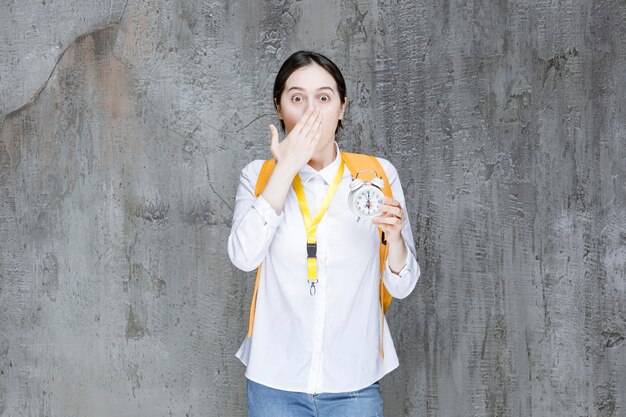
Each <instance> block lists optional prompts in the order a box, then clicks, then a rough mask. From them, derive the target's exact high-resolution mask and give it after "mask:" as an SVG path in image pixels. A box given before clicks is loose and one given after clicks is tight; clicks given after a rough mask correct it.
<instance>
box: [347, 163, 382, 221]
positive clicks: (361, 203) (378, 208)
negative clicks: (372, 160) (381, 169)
mask: <svg viewBox="0 0 626 417" xmlns="http://www.w3.org/2000/svg"><path fill="white" fill-rule="evenodd" d="M363 172H373V173H374V175H375V177H374V178H373V179H372V180H371V181H369V182H368V181H363V180H362V179H360V178H358V176H359V174H361V173H363ZM384 187H385V180H383V179H382V178H381V177H379V176H378V173H377V172H376V171H372V170H370V169H368V170H364V171H359V172H357V173H356V175H355V176H354V177H353V178H352V181H350V193H349V194H348V207H350V210H351V211H352V212H353V213H354V214H356V215H357V221H359V220H360V219H361V218H363V219H372V218H374V217H376V216H378V215H379V214H380V213H382V206H383V204H384V202H385V200H384V195H385V194H384V193H383V188H384Z"/></svg>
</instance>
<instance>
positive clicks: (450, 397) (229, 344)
mask: <svg viewBox="0 0 626 417" xmlns="http://www.w3.org/2000/svg"><path fill="white" fill-rule="evenodd" d="M624 23H626V3H625V2H624V1H622V0H620V1H618V0H613V1H606V0H604V1H602V0H601V1H594V2H586V1H582V0H574V1H569V2H546V1H530V0H525V1H523V0H520V1H516V2H513V1H501V2H496V3H494V2H488V1H484V0H483V1H478V0H477V1H465V2H377V1H355V0H340V1H338V2H331V1H328V0H324V1H321V2H312V1H305V0H301V1H295V0H280V1H267V2H259V1H252V0H248V1H242V2H232V1H224V2H199V1H167V0H162V1H155V0H151V1H141V2H140V1H135V0H130V1H128V2H125V1H124V2H122V1H117V2H116V1H110V2H100V1H83V2H76V1H69V0H63V1H53V0H44V1H40V2H33V3H27V2H15V1H2V2H0V36H1V39H2V42H0V120H1V122H0V123H1V124H0V195H1V196H2V198H1V199H0V239H1V244H0V416H3V417H5V416H6V417H9V416H10V417H13V416H35V415H36V416H112V415H116V416H161V415H176V416H225V417H226V416H228V417H232V416H244V415H245V389H244V387H245V386H244V376H243V373H244V367H243V365H241V363H240V362H239V361H238V359H237V358H235V356H234V354H235V352H236V350H237V348H238V347H239V344H240V343H241V340H242V339H243V337H244V336H245V333H246V329H247V319H248V308H249V302H250V298H251V295H252V286H253V280H254V274H253V273H244V272H242V271H239V270H237V269H236V268H234V267H233V266H232V265H231V264H230V261H229V259H228V256H227V253H226V239H227V237H228V233H229V230H230V222H231V218H232V209H233V206H234V196H235V191H236V187H237V184H238V178H239V173H240V170H241V168H242V167H243V166H244V165H245V164H246V163H248V162H249V161H250V160H252V159H256V158H268V157H269V156H270V153H269V136H268V133H267V131H266V126H267V124H268V123H270V122H272V123H277V118H276V117H275V114H274V109H273V107H272V101H271V88H272V84H273V79H274V76H275V74H276V72H277V71H278V68H279V66H280V64H281V63H282V61H283V60H284V59H285V58H286V57H287V56H288V55H290V54H291V53H292V52H294V51H296V50H298V49H313V50H318V51H320V52H322V53H325V54H326V55H328V56H329V57H330V58H331V59H333V60H334V61H335V62H336V63H337V64H338V65H339V67H340V68H341V69H342V71H343V74H344V76H345V78H346V81H347V86H348V98H349V105H348V109H347V113H346V117H345V119H344V120H345V121H344V127H345V129H344V130H343V131H342V132H341V133H340V135H339V137H338V142H339V144H340V146H341V147H342V149H345V150H348V151H355V152H365V153H373V154H376V155H379V156H382V157H385V158H388V159H389V160H391V161H392V162H393V163H394V165H395V166H396V167H397V169H398V171H399V174H400V178H401V180H402V183H403V187H404V192H405V195H406V201H407V207H408V209H409V212H410V213H411V217H410V221H411V225H412V228H413V235H414V238H415V243H416V248H417V258H418V261H419V263H420V265H421V267H422V277H421V280H420V282H419V283H418V285H417V287H416V289H415V291H414V292H413V293H412V294H411V296H409V297H408V298H406V299H403V300H396V301H394V302H393V303H392V306H391V308H390V310H389V312H388V320H389V325H390V327H391V329H392V334H393V336H394V341H395V345H396V349H397V351H398V354H399V358H400V368H398V369H397V370H395V371H393V372H392V373H391V374H389V375H388V376H386V377H385V378H384V379H383V380H382V382H381V386H382V391H383V400H384V408H385V416H387V417H393V416H415V417H418V416H463V417H465V416H502V417H505V416H506V417H517V416H520V417H521V416H524V417H525V416H542V417H543V416H563V417H565V416H567V417H571V416H594V417H595V416H597V417H610V416H615V417H617V416H622V415H624V414H625V413H626V395H625V394H624V389H623V387H624V386H626V376H625V375H626V342H625V341H624V338H625V337H626V311H625V305H626V296H625V287H626V285H625V284H624V283H625V282H626V276H625V275H626V202H625V201H626V198H625V197H626V196H625V194H626V186H625V185H624V184H626V178H625V176H626V150H625V148H626V147H625V146H624V143H625V141H626V123H625V120H626V115H625V108H626V91H625V90H626V87H625V86H626V71H624V68H626V52H624V51H625V49H624V48H623V45H625V44H626V25H625V24H624Z"/></svg>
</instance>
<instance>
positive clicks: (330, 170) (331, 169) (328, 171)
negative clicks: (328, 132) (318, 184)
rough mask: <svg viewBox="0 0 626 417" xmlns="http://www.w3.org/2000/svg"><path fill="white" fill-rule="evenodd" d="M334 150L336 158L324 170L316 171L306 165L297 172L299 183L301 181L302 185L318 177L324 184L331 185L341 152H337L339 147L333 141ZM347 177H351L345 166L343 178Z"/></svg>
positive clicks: (339, 161)
mask: <svg viewBox="0 0 626 417" xmlns="http://www.w3.org/2000/svg"><path fill="white" fill-rule="evenodd" d="M335 149H336V150H337V156H336V157H335V160H334V161H333V162H331V163H330V164H328V165H327V166H325V167H324V168H322V169H321V170H319V171H317V170H316V169H315V168H313V167H311V165H309V164H306V165H305V166H304V167H303V168H302V169H301V170H300V172H298V174H299V175H300V181H302V184H305V183H307V182H308V181H309V180H310V179H311V178H313V177H315V176H316V175H320V176H321V177H322V178H323V179H324V181H326V184H330V183H332V181H333V179H334V178H335V175H336V174H337V170H338V169H339V164H340V163H341V151H340V150H339V145H338V144H337V142H336V141H335ZM348 175H351V174H350V170H349V169H348V167H347V166H344V168H343V176H344V177H345V176H348Z"/></svg>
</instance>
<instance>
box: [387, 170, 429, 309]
mask: <svg viewBox="0 0 626 417" xmlns="http://www.w3.org/2000/svg"><path fill="white" fill-rule="evenodd" d="M378 159H379V160H380V162H381V165H382V167H383V169H384V170H385V173H386V174H387V179H388V180H389V184H390V186H391V192H392V193H393V198H394V199H395V200H398V201H399V202H400V206H401V207H402V210H403V211H404V226H403V227H402V232H401V234H402V238H403V240H404V244H405V245H406V248H407V257H406V261H405V263H404V267H402V269H401V270H400V271H398V273H397V274H395V273H393V272H392V271H391V269H390V268H389V262H388V259H387V260H386V261H385V270H384V275H383V282H384V283H385V287H386V288H387V291H389V294H391V295H392V296H393V297H394V298H398V299H402V298H405V297H407V296H408V295H409V294H411V292H412V291H413V289H414V288H415V285H416V284H417V280H418V279H419V277H420V273H421V271H420V266H419V264H418V263H417V259H416V252H415V242H414V241H413V233H412V232H411V225H410V223H409V217H410V216H409V214H408V211H407V207H406V204H405V201H404V192H403V191H402V185H401V184H400V178H399V176H398V171H397V170H396V168H395V167H394V166H393V165H392V164H391V163H390V162H389V161H387V160H386V159H383V158H378Z"/></svg>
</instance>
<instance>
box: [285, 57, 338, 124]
mask: <svg viewBox="0 0 626 417" xmlns="http://www.w3.org/2000/svg"><path fill="white" fill-rule="evenodd" d="M312 63H316V64H317V65H319V66H320V67H322V68H324V69H325V70H326V71H328V73H329V74H330V75H331V76H332V77H333V78H334V79H335V82H336V83H337V89H338V90H339V91H338V92H339V99H340V100H341V103H342V104H343V103H345V102H346V82H345V81H344V79H343V75H341V71H339V68H338V67H337V65H335V63H334V62H333V61H331V60H330V59H328V58H326V57H325V56H324V55H322V54H318V53H317V52H311V51H298V52H294V53H293V54H291V55H290V56H289V58H287V59H286V60H285V62H283V65H282V66H281V67H280V70H279V71H278V74H276V79H275V80H274V108H277V105H278V104H279V103H280V96H281V95H282V94H283V90H284V89H285V83H286V82H287V79H288V78H289V76H290V75H291V74H292V73H293V72H294V71H295V70H297V69H298V68H302V67H306V66H307V65H310V64H312ZM280 126H281V127H282V129H283V131H284V130H285V122H284V121H282V120H281V121H280ZM340 127H342V126H341V119H339V123H338V124H337V128H336V129H335V133H337V132H338V131H339V128H340Z"/></svg>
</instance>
